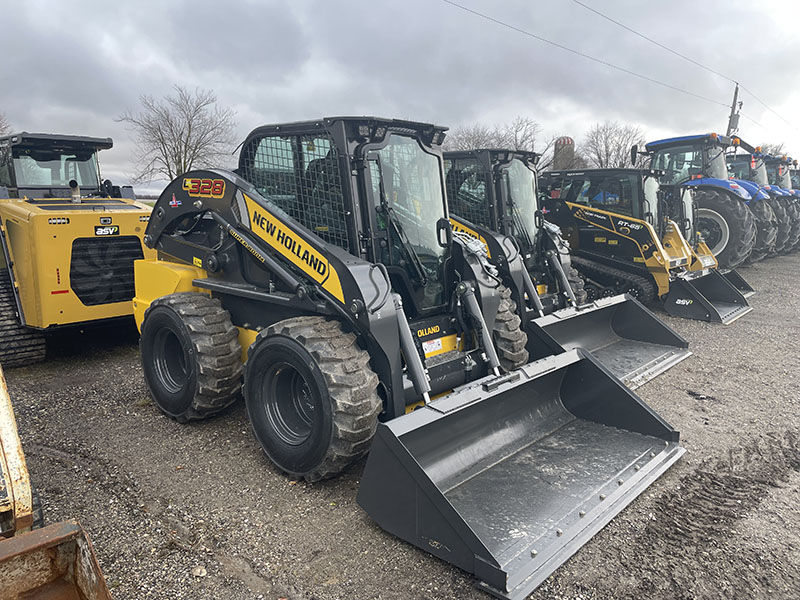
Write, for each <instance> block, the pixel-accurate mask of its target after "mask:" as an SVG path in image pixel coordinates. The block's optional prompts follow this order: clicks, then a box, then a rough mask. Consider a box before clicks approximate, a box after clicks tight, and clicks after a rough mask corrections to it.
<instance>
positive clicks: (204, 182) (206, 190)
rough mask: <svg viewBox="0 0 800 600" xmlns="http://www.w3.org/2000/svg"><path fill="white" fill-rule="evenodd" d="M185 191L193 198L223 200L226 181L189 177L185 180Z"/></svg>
mask: <svg viewBox="0 0 800 600" xmlns="http://www.w3.org/2000/svg"><path fill="white" fill-rule="evenodd" d="M183 190H184V191H185V192H186V193H187V194H189V195H190V196H192V197H193V198H222V197H223V196H224V195H225V180H224V179H194V178H191V177H187V178H186V179H184V180H183ZM170 206H172V203H170Z"/></svg>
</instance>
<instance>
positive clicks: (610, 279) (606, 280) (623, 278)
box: [572, 257, 658, 304]
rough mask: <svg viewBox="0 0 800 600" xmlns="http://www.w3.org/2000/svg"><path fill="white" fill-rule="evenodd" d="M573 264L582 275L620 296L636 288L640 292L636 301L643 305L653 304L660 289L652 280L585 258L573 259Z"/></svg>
mask: <svg viewBox="0 0 800 600" xmlns="http://www.w3.org/2000/svg"><path fill="white" fill-rule="evenodd" d="M572 262H573V264H574V265H575V267H576V268H577V269H578V271H579V272H580V273H582V274H583V275H585V276H586V277H588V278H589V279H593V280H595V281H597V282H598V283H601V284H603V285H605V286H607V287H611V288H614V289H615V290H616V291H617V293H619V294H625V293H628V290H630V289H631V288H634V289H636V290H637V291H638V292H639V295H638V296H637V298H636V299H637V300H638V301H639V302H641V303H643V304H646V303H648V302H652V301H653V300H655V298H656V295H657V292H658V288H657V287H656V284H655V282H654V281H653V280H652V279H649V278H647V277H642V276H641V275H634V274H633V273H628V272H627V271H623V270H621V269H617V268H614V267H609V266H607V265H603V264H600V263H597V262H595V261H592V260H588V259H585V258H579V257H572Z"/></svg>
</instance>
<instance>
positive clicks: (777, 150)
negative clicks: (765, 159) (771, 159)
mask: <svg viewBox="0 0 800 600" xmlns="http://www.w3.org/2000/svg"><path fill="white" fill-rule="evenodd" d="M784 146H786V143H785V142H781V143H780V144H761V152H763V153H764V154H771V155H772V156H782V155H784V154H786V150H784Z"/></svg>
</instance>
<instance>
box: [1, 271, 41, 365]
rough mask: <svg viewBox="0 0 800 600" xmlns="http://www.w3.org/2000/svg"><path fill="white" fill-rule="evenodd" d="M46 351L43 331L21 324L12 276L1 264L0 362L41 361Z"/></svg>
mask: <svg viewBox="0 0 800 600" xmlns="http://www.w3.org/2000/svg"><path fill="white" fill-rule="evenodd" d="M46 353H47V343H46V342H45V338H44V333H42V332H41V331H40V330H38V329H32V328H30V327H25V326H24V325H21V324H20V321H19V317H18V315H17V301H16V299H15V298H14V289H13V288H12V284H11V277H10V276H9V274H8V269H7V268H6V267H0V365H3V368H10V367H24V366H26V365H31V364H34V363H38V362H42V361H43V360H44V357H45V354H46Z"/></svg>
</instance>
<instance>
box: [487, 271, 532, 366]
mask: <svg viewBox="0 0 800 600" xmlns="http://www.w3.org/2000/svg"><path fill="white" fill-rule="evenodd" d="M497 291H498V293H499V294H500V307H499V308H498V309H497V316H496V317H495V321H494V330H493V331H492V334H493V335H492V338H493V339H494V346H495V349H496V350H497V356H498V358H499V359H500V368H502V369H503V370H504V371H513V370H514V369H517V368H519V367H521V366H522V365H524V364H526V363H527V362H528V351H527V350H526V349H525V346H526V345H527V344H528V335H527V334H526V333H525V332H524V331H522V329H521V327H520V325H521V323H522V321H521V319H520V318H519V316H518V315H517V303H516V302H514V301H513V300H512V299H511V290H509V289H508V288H507V287H505V286H504V285H501V286H498V288H497Z"/></svg>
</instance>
